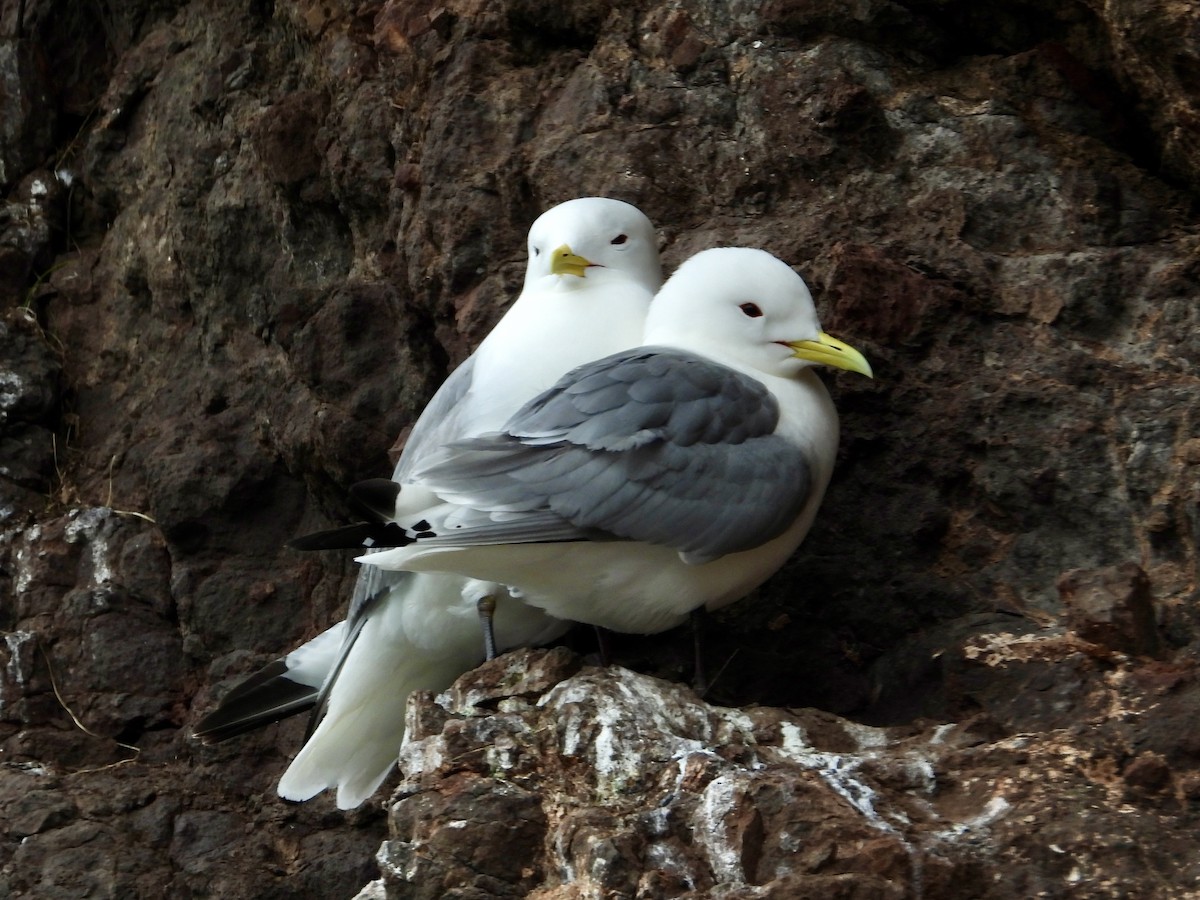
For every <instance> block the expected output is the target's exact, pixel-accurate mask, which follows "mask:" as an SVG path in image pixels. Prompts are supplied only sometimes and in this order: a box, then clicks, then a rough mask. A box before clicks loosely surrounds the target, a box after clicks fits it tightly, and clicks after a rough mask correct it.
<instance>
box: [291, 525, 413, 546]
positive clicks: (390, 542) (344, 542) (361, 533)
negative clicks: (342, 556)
mask: <svg viewBox="0 0 1200 900" xmlns="http://www.w3.org/2000/svg"><path fill="white" fill-rule="evenodd" d="M411 543H412V538H410V537H409V536H408V534H407V533H405V531H404V529H403V528H401V527H400V526H399V525H397V524H396V523H395V522H388V523H387V524H386V525H380V524H377V523H374V522H363V523H360V524H358V525H347V526H345V527H344V528H331V529H329V530H328V531H317V532H314V533H312V534H304V535H301V536H300V537H298V538H293V539H292V540H290V541H288V546H289V547H291V548H292V549H293V550H302V551H305V552H307V551H310V550H363V549H366V550H373V549H376V548H379V547H407V546H408V545H409V544H411Z"/></svg>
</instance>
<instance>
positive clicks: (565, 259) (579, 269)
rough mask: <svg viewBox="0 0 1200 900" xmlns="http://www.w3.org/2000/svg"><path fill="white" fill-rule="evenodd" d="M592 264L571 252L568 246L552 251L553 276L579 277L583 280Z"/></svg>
mask: <svg viewBox="0 0 1200 900" xmlns="http://www.w3.org/2000/svg"><path fill="white" fill-rule="evenodd" d="M591 264H592V263H591V261H590V260H586V259H584V258H583V257H582V256H580V255H579V254H577V253H575V252H574V251H573V250H571V247H570V245H568V244H563V245H562V246H561V247H559V248H558V249H557V250H551V251H550V272H551V274H553V275H578V276H579V277H580V278H582V277H583V272H584V270H585V269H586V268H587V267H588V266H590V265H591Z"/></svg>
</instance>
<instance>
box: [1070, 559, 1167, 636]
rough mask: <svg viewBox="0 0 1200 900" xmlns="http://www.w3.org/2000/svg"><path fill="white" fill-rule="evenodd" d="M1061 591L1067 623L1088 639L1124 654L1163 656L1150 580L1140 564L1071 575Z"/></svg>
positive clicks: (1128, 564) (1074, 572) (1077, 572)
mask: <svg viewBox="0 0 1200 900" xmlns="http://www.w3.org/2000/svg"><path fill="white" fill-rule="evenodd" d="M1058 592H1059V595H1060V596H1061V597H1062V601H1063V607H1064V611H1065V613H1066V618H1067V624H1068V625H1069V626H1070V627H1071V628H1072V629H1073V630H1074V631H1075V632H1076V633H1077V634H1078V635H1079V636H1080V637H1082V638H1083V639H1084V640H1088V641H1093V642H1095V643H1097V644H1103V645H1104V646H1105V647H1111V648H1112V649H1113V650H1120V651H1122V652H1125V653H1137V654H1140V655H1143V656H1157V655H1158V654H1159V652H1160V648H1161V641H1160V640H1159V636H1158V623H1157V621H1156V615H1155V609H1154V599H1153V597H1152V596H1151V593H1150V579H1149V578H1148V577H1147V576H1146V573H1145V572H1143V571H1142V569H1141V567H1140V566H1138V565H1137V564H1135V563H1126V564H1124V565H1122V566H1114V567H1111V568H1106V569H1101V570H1098V571H1091V572H1085V571H1081V570H1076V571H1072V572H1067V573H1066V574H1065V575H1063V576H1062V578H1060V579H1059V581H1058Z"/></svg>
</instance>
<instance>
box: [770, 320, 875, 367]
mask: <svg viewBox="0 0 1200 900" xmlns="http://www.w3.org/2000/svg"><path fill="white" fill-rule="evenodd" d="M788 346H789V347H791V348H792V354H793V355H794V356H796V357H798V358H800V359H807V360H808V361H809V362H813V363H817V364H818V365H822V366H833V367H834V368H835V369H845V370H846V371H847V372H858V373H859V374H860V375H866V376H867V377H868V378H874V377H875V375H874V373H873V372H872V371H871V364H870V363H869V362H867V358H866V357H865V356H863V355H862V354H861V353H859V352H858V351H857V350H855V349H854V348H853V347H851V346H850V345H849V344H846V343H843V342H842V341H839V340H838V339H837V338H835V337H834V336H833V335H829V334H826V333H825V332H823V331H822V332H821V334H820V335H819V336H818V337H817V339H816V340H815V341H789V342H788Z"/></svg>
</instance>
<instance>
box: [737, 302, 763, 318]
mask: <svg viewBox="0 0 1200 900" xmlns="http://www.w3.org/2000/svg"><path fill="white" fill-rule="evenodd" d="M738 309H740V310H741V311H742V312H744V313H745V314H746V315H748V316H749V317H750V318H752V319H757V318H758V317H759V316H761V315H762V314H763V312H762V310H761V309H759V308H758V304H757V303H743V304H742V305H741V306H739V307H738Z"/></svg>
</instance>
